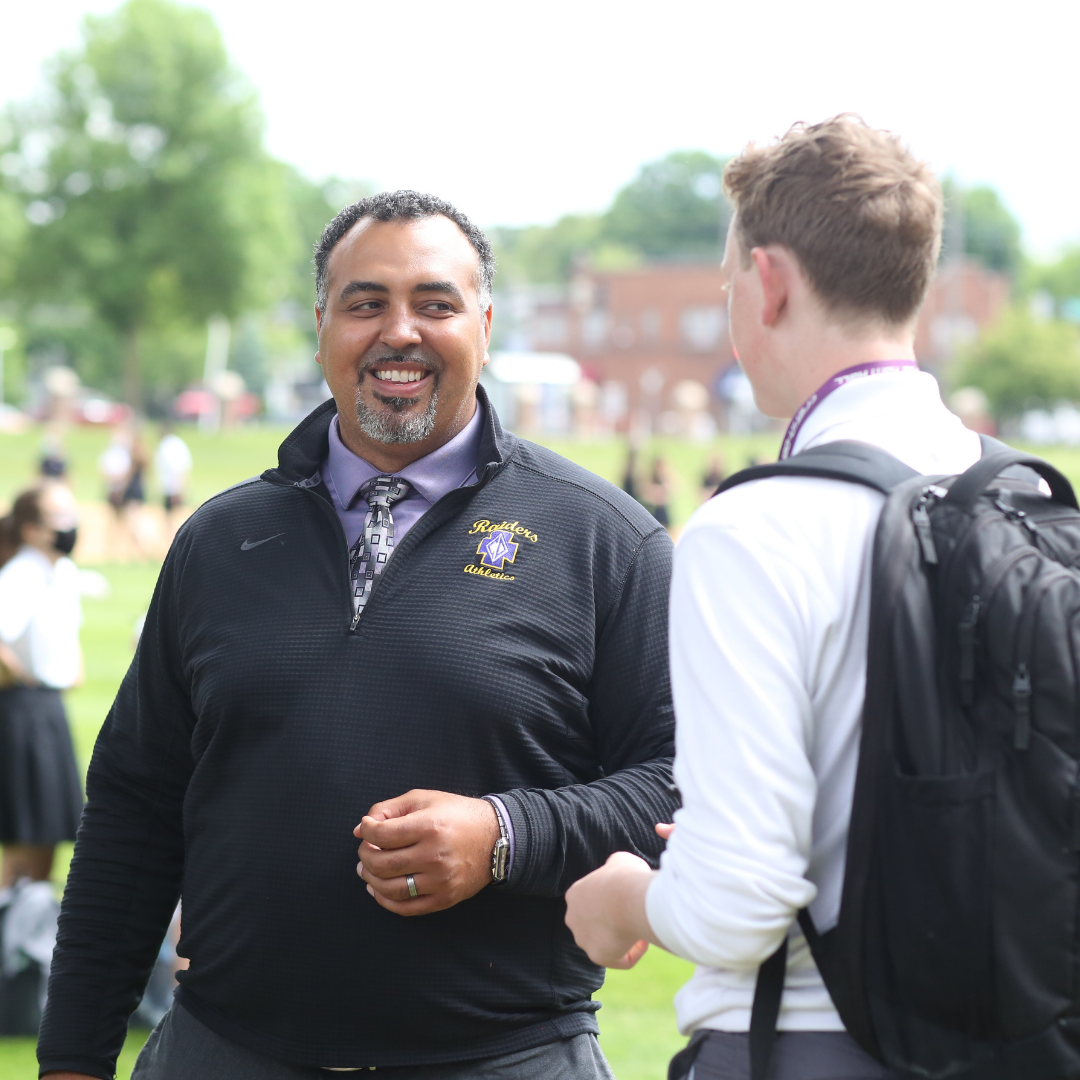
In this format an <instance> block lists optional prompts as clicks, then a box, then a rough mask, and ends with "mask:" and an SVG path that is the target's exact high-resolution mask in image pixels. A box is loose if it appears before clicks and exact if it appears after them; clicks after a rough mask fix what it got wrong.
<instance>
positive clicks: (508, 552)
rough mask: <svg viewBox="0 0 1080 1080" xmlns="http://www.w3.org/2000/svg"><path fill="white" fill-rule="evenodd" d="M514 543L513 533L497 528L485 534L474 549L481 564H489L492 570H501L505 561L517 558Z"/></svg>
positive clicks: (516, 548)
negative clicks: (488, 534)
mask: <svg viewBox="0 0 1080 1080" xmlns="http://www.w3.org/2000/svg"><path fill="white" fill-rule="evenodd" d="M519 546H520V545H518V544H515V543H514V534H513V533H511V532H507V531H506V530H505V529H498V530H496V531H495V532H493V533H492V534H491V535H490V536H485V537H484V539H483V540H481V541H480V546H479V547H478V548H477V549H476V554H477V555H479V556H480V565H481V566H490V567H491V569H492V570H503V569H505V568H506V564H507V563H512V562H513V561H514V560H515V559H516V558H517V552H518V547H519Z"/></svg>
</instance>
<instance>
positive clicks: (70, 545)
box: [53, 529, 79, 555]
mask: <svg viewBox="0 0 1080 1080" xmlns="http://www.w3.org/2000/svg"><path fill="white" fill-rule="evenodd" d="M78 535H79V530H78V529H64V531H63V532H61V531H60V530H59V529H57V530H56V531H55V532H54V533H53V547H54V548H55V549H56V550H57V551H59V552H60V554H61V555H70V554H71V553H72V552H73V551H74V550H75V540H76V537H78Z"/></svg>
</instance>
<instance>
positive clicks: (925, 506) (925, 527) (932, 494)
mask: <svg viewBox="0 0 1080 1080" xmlns="http://www.w3.org/2000/svg"><path fill="white" fill-rule="evenodd" d="M948 494H949V492H948V490H947V489H946V488H943V487H938V486H937V485H936V484H930V485H928V486H927V487H924V488H923V489H922V494H921V496H920V498H919V501H918V502H917V503H916V504H915V505H914V506H913V507H912V509H911V520H912V523H913V524H914V525H915V534H916V535H917V536H918V538H919V546H920V547H921V548H922V555H923V559H924V560H925V561H926V562H927V563H928V564H929V565H931V566H936V565H937V562H938V554H937V547H936V546H935V544H934V530H933V529H932V528H931V526H930V508H931V507H932V506H933V505H934V503H935V502H936V501H937V500H938V499H943V498H944V497H945V496H946V495H948Z"/></svg>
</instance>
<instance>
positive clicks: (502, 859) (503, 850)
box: [485, 799, 510, 885]
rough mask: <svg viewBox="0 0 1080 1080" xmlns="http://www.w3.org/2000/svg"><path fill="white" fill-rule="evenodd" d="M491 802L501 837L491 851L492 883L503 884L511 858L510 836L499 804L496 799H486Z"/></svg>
mask: <svg viewBox="0 0 1080 1080" xmlns="http://www.w3.org/2000/svg"><path fill="white" fill-rule="evenodd" d="M485 802H489V803H491V808H492V809H493V810H494V811H495V820H496V821H497V822H498V823H499V839H498V840H496V841H495V847H494V848H493V849H492V851H491V884H492V885H502V884H503V882H505V881H506V871H507V865H506V864H507V863H508V862H509V860H510V838H509V835H508V834H507V831H506V822H504V821H503V816H502V812H501V811H500V810H499V804H498V803H497V802H495V800H494V799H485Z"/></svg>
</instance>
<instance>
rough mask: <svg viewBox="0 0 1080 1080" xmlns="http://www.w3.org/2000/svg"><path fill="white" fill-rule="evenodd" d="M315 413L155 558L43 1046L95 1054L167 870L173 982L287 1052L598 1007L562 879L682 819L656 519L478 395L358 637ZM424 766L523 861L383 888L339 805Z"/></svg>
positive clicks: (239, 1035) (142, 952) (354, 1061)
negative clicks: (415, 892)
mask: <svg viewBox="0 0 1080 1080" xmlns="http://www.w3.org/2000/svg"><path fill="white" fill-rule="evenodd" d="M478 393H480V394H481V395H482V394H483V391H482V390H481V391H478ZM333 414H334V407H333V402H328V403H326V404H325V405H323V406H321V407H320V408H319V409H317V410H316V411H315V412H314V413H312V414H311V415H310V416H309V417H308V418H307V419H306V420H304V421H303V422H302V423H301V424H300V426H299V427H298V428H297V429H296V430H295V431H294V432H293V433H292V434H291V435H290V436H289V437H288V438H287V439H286V440H285V442H284V443H283V444H282V447H281V450H280V453H279V465H278V467H277V468H276V469H271V470H269V471H268V472H266V473H264V474H263V475H262V477H260V478H258V479H256V480H251V481H247V482H246V483H244V484H241V485H238V486H237V487H235V488H232V489H230V490H228V491H225V492H223V493H222V494H220V495H218V496H216V497H215V498H213V499H211V500H210V501H209V502H207V503H205V504H204V505H203V506H202V507H200V508H199V510H198V511H196V513H195V514H194V515H193V516H192V517H191V519H190V520H189V521H188V522H187V523H186V524H185V525H184V527H183V528H182V529H181V530H180V533H179V535H178V536H177V539H176V541H175V543H174V544H173V547H172V550H171V551H170V553H169V556H168V558H167V559H166V561H165V565H164V566H163V568H162V571H161V576H160V579H159V581H158V585H157V588H156V590H155V593H154V599H153V602H152V604H151V606H150V611H149V614H148V615H147V619H146V624H145V629H144V631H143V636H142V640H141V642H140V645H139V649H138V652H137V654H136V656H135V659H134V661H133V663H132V665H131V668H130V670H129V671H128V673H127V676H126V677H125V679H124V682H123V684H122V686H121V688H120V691H119V693H118V695H117V698H116V701H115V703H114V705H113V707H112V709H111V711H110V713H109V716H108V719H107V720H106V722H105V725H104V727H103V728H102V731H101V734H100V736H99V738H98V742H97V746H96V748H95V750H94V756H93V761H92V763H91V766H90V771H89V775H88V778H87V796H88V801H87V806H86V810H85V813H84V816H83V821H82V825H81V827H80V830H79V839H78V843H77V845H76V849H75V856H74V859H73V861H72V865H71V873H70V876H69V878H68V885H67V890H66V892H65V895H64V902H63V909H62V913H61V917H60V934H59V942H58V946H57V950H56V955H55V957H54V961H53V969H52V979H51V982H50V989H49V1004H48V1009H47V1013H46V1016H45V1020H44V1023H43V1027H42V1034H41V1041H40V1044H39V1057H40V1061H41V1065H42V1068H43V1070H44V1069H57V1070H62V1069H68V1070H72V1071H75V1072H82V1073H87V1074H89V1075H91V1076H99V1077H103V1078H108V1077H111V1076H112V1075H113V1071H114V1065H115V1060H116V1056H117V1054H118V1052H119V1050H120V1047H121V1045H122V1042H123V1038H124V1030H125V1023H126V1020H127V1016H128V1014H129V1013H130V1012H131V1010H132V1008H133V1007H134V1005H135V1004H136V1002H137V999H138V996H139V994H140V993H141V991H142V989H143V986H144V985H145V982H146V979H147V977H148V973H149V971H150V968H151V965H152V963H153V960H154V956H155V954H156V953H157V949H158V945H159V943H160V941H161V939H162V936H163V934H164V932H165V929H166V926H167V925H168V922H169V918H170V916H171V914H172V911H173V908H174V907H175V904H176V902H177V899H178V898H179V897H180V895H181V892H182V894H183V937H182V940H181V945H180V952H181V954H182V955H185V956H187V957H189V958H190V961H191V966H190V968H189V969H188V970H187V971H184V972H181V973H180V976H179V978H180V989H179V991H178V997H179V1001H180V1003H181V1004H182V1005H183V1006H184V1007H185V1008H187V1009H188V1010H189V1011H191V1012H192V1013H193V1014H194V1015H195V1016H196V1017H197V1018H198V1019H199V1020H201V1021H202V1022H203V1023H204V1024H206V1025H207V1026H209V1027H210V1028H212V1029H213V1030H214V1031H216V1032H218V1033H219V1034H220V1035H222V1036H224V1037H225V1038H228V1039H231V1040H232V1041H234V1042H236V1043H239V1044H242V1045H244V1046H247V1047H250V1048H251V1049H253V1050H255V1051H257V1052H259V1053H261V1054H264V1055H267V1056H270V1057H273V1058H277V1059H280V1060H283V1061H288V1062H291V1063H294V1064H297V1065H306V1066H336V1067H350V1066H373V1065H374V1066H388V1065H408V1064H423V1063H434V1062H445V1061H461V1060H467V1059H470V1058H479V1057H487V1056H494V1055H497V1054H502V1053H510V1052H513V1051H515V1050H520V1049H526V1048H528V1047H531V1046H539V1045H543V1044H544V1043H547V1042H550V1041H554V1040H555V1039H559V1038H563V1037H566V1036H570V1035H575V1034H579V1033H581V1032H586V1031H595V1030H596V1023H595V1018H594V1015H593V1013H594V1010H595V1009H596V1008H597V1004H596V1003H594V1002H593V1001H592V1000H591V995H592V993H593V991H595V990H596V989H597V988H598V987H599V986H600V984H601V981H602V978H603V972H602V971H601V969H599V968H597V967H595V966H594V965H593V964H591V963H590V962H589V961H588V959H587V958H586V957H585V955H584V954H583V953H582V952H581V951H580V950H579V949H578V948H577V947H576V946H575V945H574V943H573V939H572V937H571V935H570V933H569V931H568V930H567V928H566V926H565V925H564V923H563V916H564V913H565V905H564V903H563V900H562V895H563V893H564V892H565V890H566V889H567V887H568V886H569V885H570V884H571V883H572V882H573V881H575V880H576V879H577V878H579V877H581V876H582V875H583V874H585V873H587V872H589V871H590V870H593V869H595V868H596V867H597V866H599V865H601V864H602V863H603V862H604V860H605V859H606V858H607V856H608V855H609V854H611V853H612V852H613V851H618V850H629V851H634V852H636V853H638V854H640V855H641V856H643V857H644V858H646V859H648V860H649V861H650V862H651V863H653V865H655V864H656V861H657V859H658V856H659V851H660V847H661V846H662V845H661V842H660V841H659V840H658V838H657V837H656V836H655V833H654V832H653V825H654V823H655V822H657V821H669V820H671V815H672V812H673V810H674V805H675V796H674V794H673V790H672V788H671V775H670V764H671V756H672V754H673V743H672V736H673V725H672V711H671V699H670V690H669V685H668V665H667V592H668V582H669V574H670V561H671V542H670V540H669V539H668V536H667V534H666V533H665V532H664V531H663V530H662V529H661V528H659V527H658V526H657V524H656V522H655V521H654V520H653V519H652V517H651V516H650V515H649V514H647V513H646V512H645V511H644V510H643V509H642V508H641V507H640V506H639V505H638V504H637V503H635V502H634V501H633V500H632V499H630V498H629V497H628V496H626V495H625V494H624V493H623V492H621V491H618V490H617V489H616V488H614V487H613V486H612V485H610V484H608V483H606V482H605V481H603V480H600V479H599V478H597V477H596V476H594V475H593V474H591V473H589V472H587V471H585V470H583V469H581V468H579V467H577V466H575V465H573V464H572V463H570V462H569V461H566V460H565V459H564V458H561V457H559V456H558V455H556V454H554V453H551V452H550V451H548V450H545V449H543V448H541V447H539V446H536V445H533V444H531V443H528V442H525V441H523V440H520V439H517V438H515V437H514V436H513V435H510V434H508V433H505V432H503V431H502V430H501V428H500V426H499V422H498V419H497V417H496V416H495V413H494V410H492V409H491V407H490V405H487V416H486V419H485V431H484V436H483V439H482V441H481V448H480V458H479V464H478V469H477V475H478V476H479V481H478V483H477V484H475V485H474V486H472V487H468V488H461V489H458V490H456V491H453V492H450V493H449V494H448V495H446V496H445V497H444V498H442V499H440V500H439V501H438V502H437V503H436V504H435V505H434V506H433V507H432V508H431V509H430V510H428V511H427V513H425V514H424V516H423V517H422V518H421V519H420V520H419V521H418V522H417V523H416V524H415V525H414V526H413V527H412V529H411V530H410V531H409V533H408V535H407V536H406V537H405V538H404V539H403V540H402V542H401V544H400V546H399V547H398V548H397V549H396V551H395V553H394V556H393V558H391V560H390V561H389V562H388V563H387V565H386V569H385V570H384V572H383V573H382V575H381V579H380V581H379V584H378V585H377V587H376V589H375V591H374V593H373V595H372V597H371V600H370V602H369V603H368V605H367V607H366V609H365V610H364V614H363V617H362V618H361V619H360V620H359V622H358V624H357V625H356V627H355V630H353V629H352V624H353V609H352V603H351V596H350V592H351V590H350V583H349V573H348V550H347V545H346V543H345V539H344V534H343V533H342V530H341V526H340V523H339V522H338V519H337V515H336V514H335V512H334V509H333V506H332V505H331V503H330V501H329V499H328V497H327V492H326V489H325V488H324V487H323V486H322V484H321V482H320V479H319V466H320V464H321V463H322V461H323V459H324V458H325V456H326V453H327V431H328V427H329V424H330V420H331V419H332V417H333ZM496 534H499V536H498V538H497V542H494V543H486V541H490V540H491V539H492V538H493V537H495V536H496ZM412 788H431V789H437V790H442V791H452V792H457V793H459V794H462V795H469V796H480V795H484V794H489V793H494V794H498V795H499V796H500V797H501V799H502V800H503V802H504V804H505V805H506V807H507V808H508V810H509V813H510V815H511V817H512V819H513V824H514V833H515V841H516V852H515V859H514V865H513V872H512V875H511V878H510V880H509V882H508V883H507V884H506V885H504V886H501V887H497V888H495V887H488V888H484V889H482V890H481V891H480V892H479V893H478V894H477V895H476V896H474V897H472V898H471V899H469V900H466V901H464V902H463V903H460V904H458V905H456V906H455V907H453V908H450V909H449V910H447V911H442V912H438V913H436V914H432V915H425V916H420V917H414V918H403V917H401V916H398V915H394V914H392V913H390V912H388V911H385V910H384V909H382V908H381V907H379V906H378V905H377V904H376V903H375V901H374V900H373V899H372V898H371V897H370V896H368V895H367V893H366V891H365V888H364V883H363V881H361V879H360V878H359V877H358V876H357V874H356V847H357V842H356V840H355V839H354V837H353V835H352V829H353V827H354V826H355V825H356V823H357V822H358V821H359V820H360V818H361V817H362V816H363V815H364V813H365V812H366V811H367V810H368V808H369V807H370V806H371V805H372V804H373V803H375V802H378V801H379V800H382V799H387V798H392V797H394V796H397V795H400V794H402V793H403V792H405V791H408V790H409V789H412Z"/></svg>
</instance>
